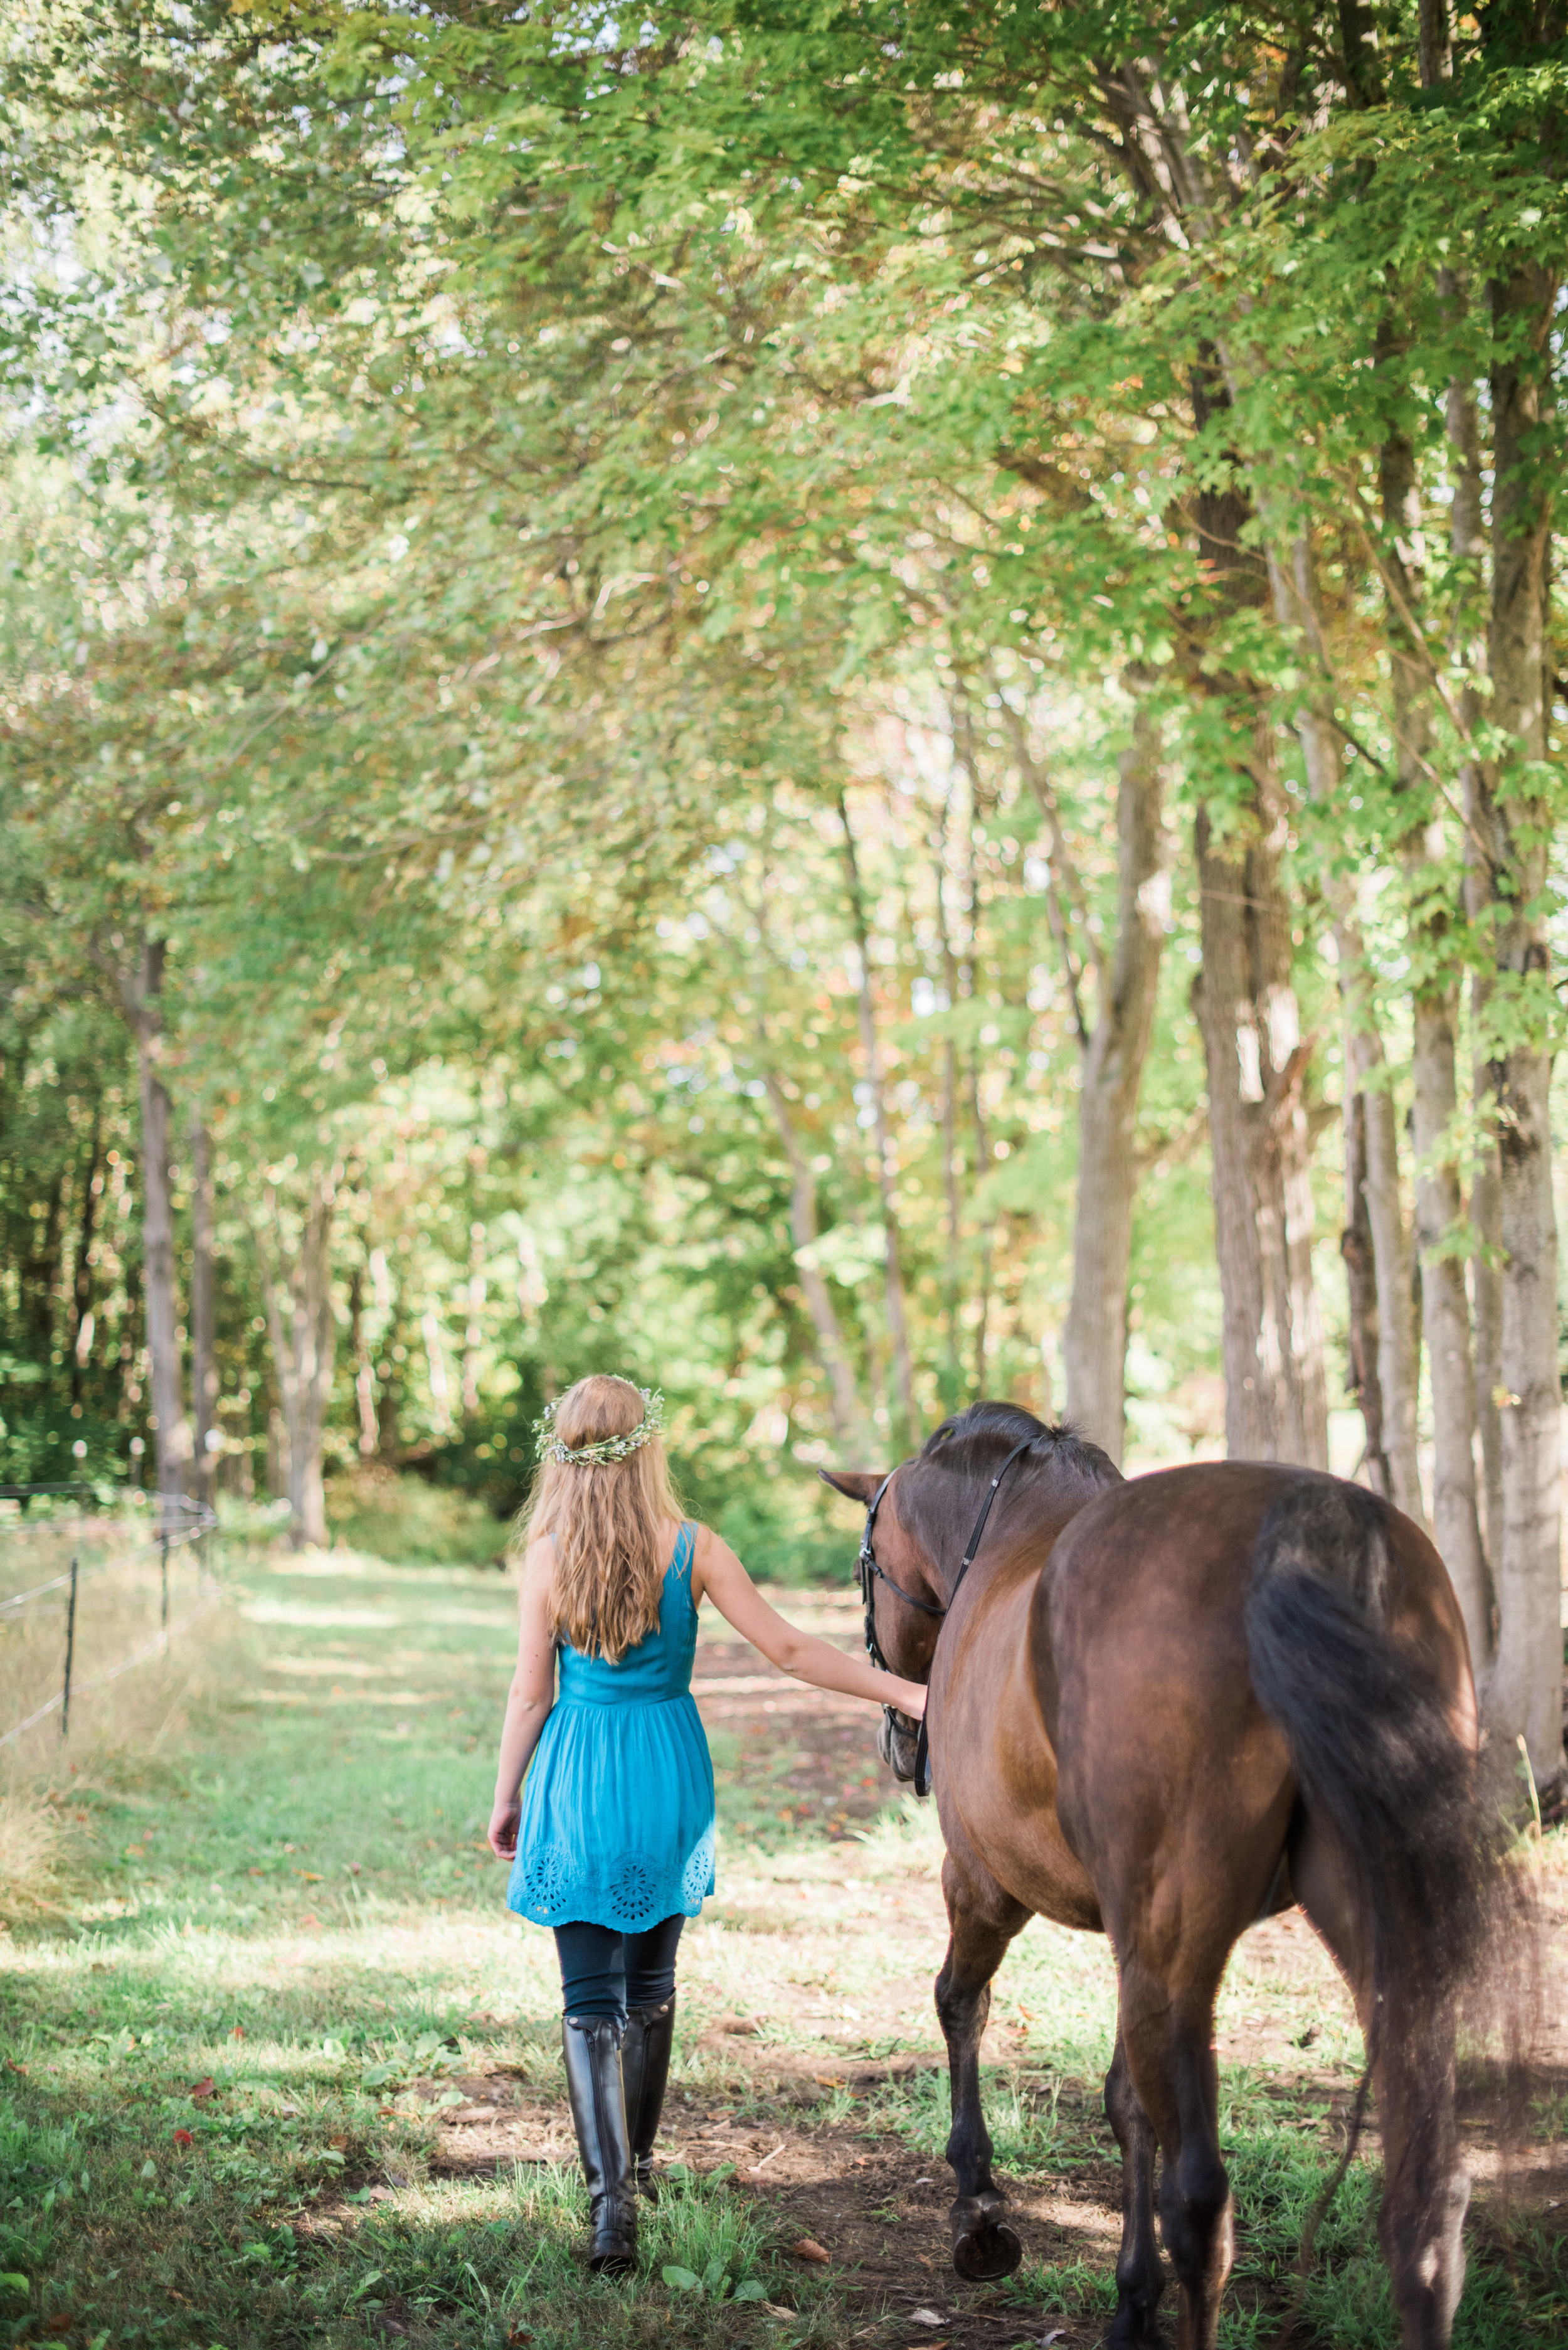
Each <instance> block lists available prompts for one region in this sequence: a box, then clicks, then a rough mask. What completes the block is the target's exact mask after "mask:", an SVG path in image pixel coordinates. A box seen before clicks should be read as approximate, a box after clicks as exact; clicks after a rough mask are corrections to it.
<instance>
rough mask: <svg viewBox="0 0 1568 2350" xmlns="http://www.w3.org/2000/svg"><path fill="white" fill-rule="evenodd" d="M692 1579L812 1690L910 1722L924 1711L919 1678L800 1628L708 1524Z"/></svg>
mask: <svg viewBox="0 0 1568 2350" xmlns="http://www.w3.org/2000/svg"><path fill="white" fill-rule="evenodd" d="M691 1579H692V1593H693V1596H694V1597H696V1598H699V1599H702V1598H708V1599H711V1601H712V1602H713V1605H714V1607H716V1608H717V1609H718V1611H719V1613H720V1615H721V1616H722V1617H723V1618H724V1621H725V1622H726V1623H727V1624H732V1625H733V1626H734V1627H735V1629H736V1631H737V1632H739V1633H740V1635H741V1637H742V1639H746V1640H749V1641H750V1642H751V1644H752V1646H753V1648H760V1649H761V1650H762V1653H763V1656H764V1657H765V1658H766V1659H767V1660H768V1662H769V1664H770V1665H776V1666H777V1667H778V1669H779V1670H780V1672H781V1673H788V1674H789V1675H790V1676H791V1678H792V1679H794V1680H797V1681H808V1682H809V1683H810V1684H811V1686H812V1687H813V1688H814V1689H825V1690H840V1691H841V1692H842V1693H843V1695H844V1696H846V1697H863V1698H865V1699H867V1700H868V1702H869V1703H870V1704H872V1705H891V1706H896V1707H897V1708H898V1711H899V1712H900V1713H902V1714H907V1715H908V1716H909V1719H910V1721H919V1720H920V1718H921V1716H922V1715H923V1714H924V1712H925V1711H926V1692H925V1690H924V1689H923V1688H922V1687H921V1686H920V1683H919V1681H906V1680H900V1679H899V1678H898V1674H897V1673H881V1672H878V1671H877V1668H876V1666H875V1665H873V1664H870V1663H868V1662H867V1660H866V1659H865V1658H863V1657H846V1655H845V1653H844V1651H843V1649H842V1648H835V1647H834V1646H833V1644H832V1642H831V1641H830V1640H819V1639H817V1638H815V1637H814V1635H813V1634H811V1633H810V1632H802V1631H798V1630H797V1629H796V1627H794V1625H793V1624H792V1623H790V1622H789V1620H788V1618H787V1617H783V1616H781V1615H780V1614H779V1612H778V1610H777V1608H776V1607H769V1606H768V1603H767V1601H766V1600H765V1599H764V1598H763V1595H762V1593H761V1592H760V1591H759V1590H758V1589H757V1586H756V1585H755V1584H754V1583H753V1581H752V1578H751V1576H750V1575H748V1574H747V1573H746V1570H745V1568H744V1567H743V1566H742V1565H741V1562H740V1560H739V1559H738V1558H737V1557H736V1556H735V1554H734V1552H733V1551H732V1549H731V1548H730V1545H729V1544H728V1543H727V1542H725V1541H723V1540H722V1538H721V1537H720V1536H719V1535H718V1534H715V1533H714V1532H713V1530H712V1528H711V1526H699V1527H698V1529H697V1542H696V1546H695V1549H694V1550H693V1553H692V1560H691Z"/></svg>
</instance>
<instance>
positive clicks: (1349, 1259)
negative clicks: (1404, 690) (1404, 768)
mask: <svg viewBox="0 0 1568 2350" xmlns="http://www.w3.org/2000/svg"><path fill="white" fill-rule="evenodd" d="M1269 576H1270V582H1271V585H1272V592H1273V604H1274V615H1275V618H1276V619H1278V620H1279V621H1280V623H1281V625H1282V627H1285V628H1289V629H1293V631H1294V632H1295V633H1296V634H1297V636H1298V638H1299V640H1300V643H1301V647H1302V650H1303V655H1304V657H1305V659H1306V660H1307V662H1308V664H1309V667H1310V666H1312V665H1314V664H1316V663H1320V662H1322V665H1323V667H1324V671H1325V672H1326V666H1327V665H1326V662H1323V661H1322V654H1323V638H1322V630H1321V627H1320V623H1319V618H1318V601H1317V594H1316V583H1315V580H1314V572H1313V563H1312V553H1311V549H1310V546H1308V544H1307V542H1306V541H1305V539H1298V540H1297V542H1296V545H1295V548H1294V551H1293V557H1292V560H1291V564H1290V567H1289V568H1288V569H1287V568H1286V567H1285V565H1284V563H1283V561H1282V558H1281V557H1279V556H1271V559H1270V566H1269ZM1296 733H1297V737H1298V739H1299V741H1300V743H1301V746H1302V757H1303V764H1305V767H1306V775H1307V788H1308V790H1309V791H1310V793H1311V795H1312V797H1313V799H1314V802H1315V804H1316V805H1317V806H1318V807H1319V808H1320V809H1323V810H1324V811H1332V810H1333V809H1334V807H1335V806H1336V804H1337V801H1338V797H1339V794H1340V791H1341V788H1342V762H1341V760H1340V758H1339V755H1338V748H1337V745H1336V743H1335V742H1334V737H1333V735H1332V734H1331V733H1330V731H1329V729H1328V727H1327V726H1326V725H1325V724H1324V721H1323V719H1322V718H1321V717H1320V716H1319V715H1318V713H1317V712H1315V711H1314V710H1313V709H1312V708H1310V707H1305V708H1303V710H1302V711H1301V712H1299V713H1298V716H1297V720H1296ZM1324 896H1325V898H1326V899H1327V902H1328V908H1329V913H1330V917H1331V920H1332V922H1333V930H1334V955H1335V963H1336V968H1337V972H1338V977H1339V1000H1340V1010H1341V1013H1342V1015H1343V1019H1344V1034H1345V1075H1344V1080H1343V1085H1342V1093H1343V1097H1344V1098H1343V1110H1342V1119H1343V1129H1344V1157H1345V1217H1346V1224H1345V1235H1344V1237H1343V1239H1342V1241H1341V1244H1340V1253H1341V1254H1342V1256H1343V1257H1344V1258H1345V1266H1346V1272H1347V1275H1348V1277H1349V1278H1350V1280H1351V1283H1352V1295H1351V1311H1352V1317H1353V1331H1352V1342H1351V1354H1352V1362H1353V1366H1354V1368H1355V1381H1356V1392H1357V1398H1358V1400H1359V1401H1360V1404H1361V1411H1362V1424H1363V1426H1364V1428H1365V1429H1366V1462H1367V1468H1368V1471H1369V1473H1370V1476H1371V1479H1372V1482H1373V1485H1374V1487H1375V1489H1376V1491H1377V1492H1381V1493H1384V1494H1385V1495H1386V1496H1387V1497H1388V1498H1389V1499H1390V1500H1391V1501H1393V1502H1395V1503H1397V1505H1398V1507H1399V1508H1400V1509H1402V1510H1404V1511H1406V1512H1407V1513H1408V1515H1409V1516H1411V1517H1413V1518H1414V1519H1415V1521H1416V1523H1417V1525H1421V1524H1424V1523H1425V1512H1424V1508H1423V1504H1422V1497H1421V1468H1420V1455H1419V1451H1418V1449H1417V1436H1416V1400H1417V1391H1418V1388H1419V1385H1420V1363H1421V1348H1420V1340H1419V1337H1418V1336H1417V1328H1416V1306H1415V1295H1414V1277H1415V1259H1414V1254H1413V1249H1412V1243H1411V1235H1410V1230H1409V1226H1408V1224H1407V1222H1406V1217H1405V1205H1404V1200H1403V1197H1402V1193H1401V1186H1400V1181H1399V1126H1398V1119H1397V1116H1396V1112H1395V1104H1394V1097H1393V1094H1392V1092H1391V1090H1390V1087H1389V1083H1388V1076H1389V1072H1388V1063H1387V1055H1386V1053H1385V1051H1384V1048H1383V1037H1382V1033H1381V1031H1380V1030H1379V1028H1378V1025H1377V1015H1376V1007H1375V1005H1374V1003H1373V1000H1372V988H1371V983H1370V978H1369V970H1370V966H1369V964H1368V961H1367V955H1366V939H1365V936H1364V934H1363V931H1362V928H1361V920H1360V915H1359V912H1358V910H1357V906H1356V898H1355V882H1354V880H1352V879H1350V878H1349V877H1348V876H1339V875H1335V874H1334V872H1332V871H1331V872H1330V873H1329V875H1328V877H1327V879H1326V881H1325V884H1324ZM1363 1283H1365V1284H1369V1285H1370V1288H1371V1293H1372V1295H1371V1298H1370V1299H1367V1298H1366V1297H1365V1296H1363V1295H1361V1294H1360V1291H1359V1288H1358V1284H1363ZM1368 1346H1370V1347H1371V1350H1372V1351H1371V1353H1370V1354H1368V1353H1367V1351H1366V1349H1367V1347H1368Z"/></svg>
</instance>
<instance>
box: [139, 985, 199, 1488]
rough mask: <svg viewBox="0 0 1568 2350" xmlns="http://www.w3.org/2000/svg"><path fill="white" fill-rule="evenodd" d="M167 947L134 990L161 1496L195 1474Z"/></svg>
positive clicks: (144, 1248) (144, 1263)
mask: <svg viewBox="0 0 1568 2350" xmlns="http://www.w3.org/2000/svg"><path fill="white" fill-rule="evenodd" d="M163 953H164V948H163V941H162V940H161V939H149V940H148V941H147V943H146V945H145V947H144V948H143V950H142V955H141V965H140V971H139V972H138V974H137V976H136V979H135V981H134V982H133V983H131V984H130V987H129V988H128V989H127V992H126V1004H127V1009H128V1011H129V1012H130V1019H131V1025H132V1027H133V1028H134V1030H135V1033H136V1061H137V1075H138V1078H139V1081H140V1095H141V1201H142V1210H141V1284H142V1301H143V1312H144V1314H145V1316H146V1329H147V1357H148V1369H149V1373H150V1376H151V1385H152V1414H153V1421H154V1428H153V1459H154V1461H155V1463H156V1468H155V1472H154V1473H155V1482H156V1484H157V1489H158V1491H159V1492H161V1493H183V1492H184V1491H185V1489H186V1485H187V1482H188V1481H189V1479H190V1475H191V1466H192V1451H193V1450H194V1448H193V1446H192V1441H191V1423H190V1421H189V1420H188V1419H187V1418H186V1417H185V1402H184V1395H183V1388H184V1384H185V1382H184V1373H183V1366H182V1362H181V1358H180V1341H179V1337H178V1336H177V1332H178V1328H179V1319H180V1317H179V1312H178V1308H177V1305H176V1303H175V1291H174V1207H173V1201H172V1197H171V1188H170V1178H169V1121H170V1117H171V1103H170V1099H169V1092H168V1088H167V1087H166V1086H165V1085H164V1083H163V1079H162V1076H161V1074H160V1070H161V1058H162V1045H163V1023H162V1016H161V1003H160V998H161V995H162V992H163Z"/></svg>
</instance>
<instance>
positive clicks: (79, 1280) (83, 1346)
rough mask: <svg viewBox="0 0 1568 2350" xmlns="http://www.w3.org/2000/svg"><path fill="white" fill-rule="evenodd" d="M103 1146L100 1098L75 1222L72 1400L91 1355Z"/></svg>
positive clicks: (76, 1399) (78, 1397)
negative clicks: (94, 1255)
mask: <svg viewBox="0 0 1568 2350" xmlns="http://www.w3.org/2000/svg"><path fill="white" fill-rule="evenodd" d="M102 1146H103V1100H102V1097H101V1096H100V1097H98V1098H97V1099H95V1100H94V1102H93V1106H92V1135H91V1139H90V1140H89V1141H88V1163H87V1174H86V1177H85V1178H84V1180H83V1183H82V1201H81V1211H80V1214H79V1216H78V1222H77V1252H76V1263H74V1264H73V1266H72V1267H71V1372H70V1378H71V1401H72V1403H74V1404H75V1403H80V1401H81V1399H82V1380H83V1378H84V1377H85V1376H86V1373H87V1367H88V1362H89V1361H90V1360H91V1357H92V1342H93V1310H92V1296H93V1283H92V1243H93V1232H94V1229H95V1227H96V1224H97V1221H98V1202H99V1193H100V1191H102V1189H103V1177H102V1174H101V1172H100V1170H99V1151H100V1149H102Z"/></svg>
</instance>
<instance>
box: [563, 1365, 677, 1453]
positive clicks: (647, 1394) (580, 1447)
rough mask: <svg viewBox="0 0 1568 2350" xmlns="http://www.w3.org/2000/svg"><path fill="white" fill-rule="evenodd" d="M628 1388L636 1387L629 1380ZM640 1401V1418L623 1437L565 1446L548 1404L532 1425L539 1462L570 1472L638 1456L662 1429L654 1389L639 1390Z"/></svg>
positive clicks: (660, 1406) (658, 1399)
mask: <svg viewBox="0 0 1568 2350" xmlns="http://www.w3.org/2000/svg"><path fill="white" fill-rule="evenodd" d="M627 1385H628V1387H637V1381H636V1380H635V1379H628V1381H627ZM637 1391H638V1394H639V1396H640V1397H641V1398H642V1418H641V1419H640V1420H639V1422H638V1424H637V1426H636V1427H635V1428H634V1429H632V1430H630V1431H629V1433H628V1434H627V1435H625V1436H601V1437H598V1438H597V1439H596V1440H595V1441H594V1442H593V1443H592V1444H576V1445H573V1444H567V1443H566V1441H565V1440H563V1439H562V1438H561V1437H559V1436H557V1435H556V1407H555V1405H554V1404H553V1403H547V1404H546V1405H545V1409H544V1410H543V1411H542V1412H541V1413H540V1415H539V1417H538V1419H536V1420H535V1422H534V1433H535V1436H536V1437H537V1438H538V1440H539V1458H540V1460H541V1461H564V1462H566V1465H567V1466H568V1467H570V1468H573V1469H600V1468H603V1467H605V1466H606V1465H607V1463H608V1462H610V1461H625V1460H627V1459H628V1457H629V1456H630V1454H632V1453H633V1452H640V1451H641V1450H642V1448H643V1446H644V1445H645V1444H646V1443H648V1442H649V1440H650V1439H651V1438H652V1437H655V1436H657V1435H658V1434H659V1430H660V1429H661V1428H662V1427H663V1425H664V1398H663V1396H662V1395H661V1394H660V1392H659V1389H658V1388H637Z"/></svg>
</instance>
